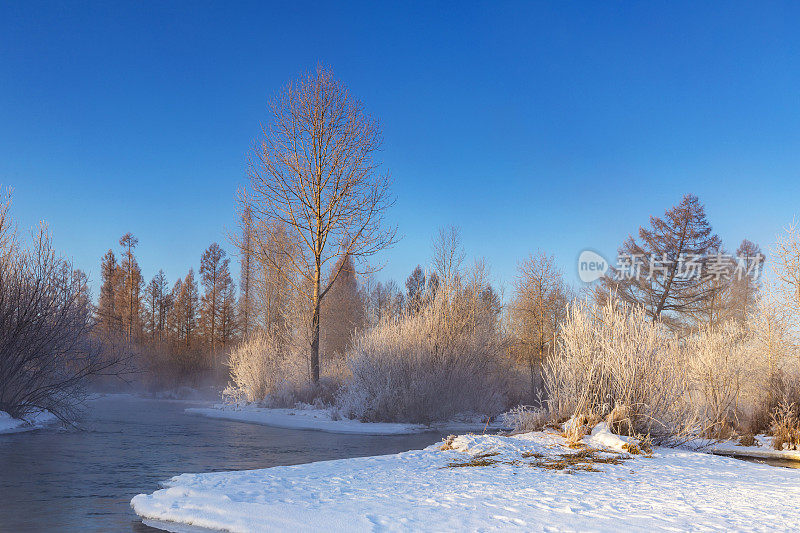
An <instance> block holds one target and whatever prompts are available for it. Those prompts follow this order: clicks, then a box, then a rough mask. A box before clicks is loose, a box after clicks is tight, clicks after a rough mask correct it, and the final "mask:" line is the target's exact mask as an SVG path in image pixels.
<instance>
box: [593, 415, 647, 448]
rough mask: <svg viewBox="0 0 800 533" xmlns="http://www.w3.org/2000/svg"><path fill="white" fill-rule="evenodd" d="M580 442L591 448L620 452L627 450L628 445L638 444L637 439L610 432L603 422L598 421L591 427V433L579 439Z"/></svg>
mask: <svg viewBox="0 0 800 533" xmlns="http://www.w3.org/2000/svg"><path fill="white" fill-rule="evenodd" d="M581 442H583V443H584V444H586V445H587V446H591V447H593V448H601V449H607V450H613V451H615V452H620V453H624V452H627V451H628V447H629V446H631V445H637V446H638V444H639V441H638V440H637V439H634V438H633V437H623V436H621V435H616V434H615V433H612V432H611V430H610V429H608V425H607V424H606V423H605V422H600V423H599V424H597V425H596V426H595V427H594V428H592V434H591V435H587V436H586V437H584V438H583V439H581Z"/></svg>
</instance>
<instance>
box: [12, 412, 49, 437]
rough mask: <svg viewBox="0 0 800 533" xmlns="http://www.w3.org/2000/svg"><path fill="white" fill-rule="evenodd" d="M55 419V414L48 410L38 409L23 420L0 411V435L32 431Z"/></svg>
mask: <svg viewBox="0 0 800 533" xmlns="http://www.w3.org/2000/svg"><path fill="white" fill-rule="evenodd" d="M57 421H58V419H57V418H56V417H55V415H53V414H52V413H50V412H48V411H38V412H36V413H33V414H31V415H30V416H28V417H27V418H26V419H25V420H21V419H19V418H13V417H12V416H11V415H10V414H8V413H6V412H5V411H0V435H6V434H10V433H22V432H24V431H34V430H36V429H42V428H43V427H45V426H47V425H48V424H52V423H54V422H57Z"/></svg>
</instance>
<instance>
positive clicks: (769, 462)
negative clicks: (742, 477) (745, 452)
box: [734, 455, 800, 468]
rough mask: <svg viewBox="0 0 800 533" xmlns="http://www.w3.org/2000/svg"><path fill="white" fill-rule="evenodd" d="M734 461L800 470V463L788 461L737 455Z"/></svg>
mask: <svg viewBox="0 0 800 533" xmlns="http://www.w3.org/2000/svg"><path fill="white" fill-rule="evenodd" d="M734 459H741V460H742V461H747V462H748V463H758V464H762V465H770V466H780V467H783V468H800V461H788V460H786V459H758V458H756V457H742V456H740V455H735V456H734Z"/></svg>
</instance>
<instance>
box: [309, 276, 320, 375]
mask: <svg viewBox="0 0 800 533" xmlns="http://www.w3.org/2000/svg"><path fill="white" fill-rule="evenodd" d="M319 278H320V274H319V270H318V271H317V274H316V275H315V276H314V298H313V301H312V305H313V306H314V314H313V315H312V316H311V380H312V381H313V382H314V384H317V383H318V382H319V311H320V305H319V304H320V301H319V300H320V298H319Z"/></svg>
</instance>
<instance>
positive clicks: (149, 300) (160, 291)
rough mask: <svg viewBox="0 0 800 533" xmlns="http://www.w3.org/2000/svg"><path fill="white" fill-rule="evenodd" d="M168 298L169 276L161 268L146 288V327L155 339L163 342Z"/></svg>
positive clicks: (152, 338) (151, 337)
mask: <svg viewBox="0 0 800 533" xmlns="http://www.w3.org/2000/svg"><path fill="white" fill-rule="evenodd" d="M168 298H169V294H168V293H167V277H166V276H165V275H164V271H163V270H159V271H158V274H156V275H155V276H153V279H152V280H150V283H149V284H148V285H147V289H146V290H145V303H146V305H145V308H146V315H147V321H146V327H147V332H148V334H149V336H150V339H151V340H153V341H158V342H161V341H163V339H164V329H165V327H166V312H167V308H168Z"/></svg>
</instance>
